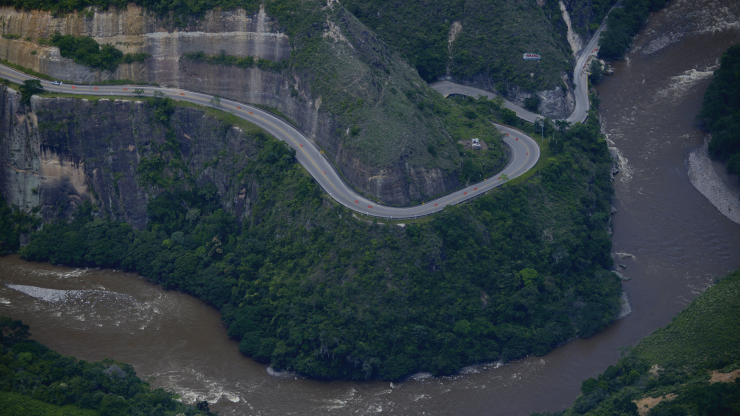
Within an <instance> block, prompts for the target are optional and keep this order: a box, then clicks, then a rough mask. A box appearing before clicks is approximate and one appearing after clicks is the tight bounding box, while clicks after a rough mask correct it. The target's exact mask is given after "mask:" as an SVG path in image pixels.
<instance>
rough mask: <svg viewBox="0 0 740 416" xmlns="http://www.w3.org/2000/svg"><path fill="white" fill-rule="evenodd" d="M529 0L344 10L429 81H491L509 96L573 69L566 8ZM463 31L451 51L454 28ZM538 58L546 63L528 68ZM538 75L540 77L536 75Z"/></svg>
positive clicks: (451, 0) (388, 1)
mask: <svg viewBox="0 0 740 416" xmlns="http://www.w3.org/2000/svg"><path fill="white" fill-rule="evenodd" d="M544 3H545V4H544V6H539V5H537V4H536V3H535V2H533V1H528V0H506V1H496V2H490V1H480V0H475V1H462V0H441V1H430V0H414V1H398V0H382V1H366V0H348V1H344V2H343V4H344V5H345V7H347V9H348V10H349V11H350V12H351V13H352V14H354V15H355V16H356V17H357V18H359V19H360V20H361V21H362V22H363V23H364V24H365V25H367V26H368V27H369V28H370V29H372V30H373V31H374V32H375V33H377V34H378V36H379V37H380V38H381V39H382V40H383V41H384V42H386V43H387V44H389V45H391V46H392V47H393V48H395V49H396V50H397V51H398V52H399V53H400V54H401V55H402V56H403V57H404V58H405V59H406V60H407V61H408V62H409V63H411V64H412V65H414V67H415V68H416V69H417V70H418V72H419V75H420V76H421V77H422V78H424V79H425V80H426V81H427V82H433V81H436V80H437V78H438V77H440V76H446V75H448V74H447V67H448V66H449V69H450V74H449V75H452V76H454V77H457V78H472V77H476V76H483V77H485V78H490V79H492V80H493V81H494V82H496V84H497V87H498V88H499V89H501V91H505V90H506V88H507V86H508V85H518V86H520V87H524V88H525V89H529V90H536V89H551V88H554V87H555V86H556V85H559V84H560V83H561V80H560V74H561V72H564V71H565V72H569V71H570V69H569V68H571V67H572V65H573V62H572V54H571V52H570V50H569V49H570V46H569V45H568V42H567V40H566V32H567V27H566V25H565V22H564V21H563V19H562V14H561V12H560V9H559V6H558V2H557V1H556V0H548V1H546V2H544ZM455 21H457V22H459V23H460V28H461V31H460V32H459V34H458V35H457V37H456V39H455V41H454V43H453V44H452V46H451V47H450V45H449V35H450V29H451V26H452V24H453V22H455ZM525 52H537V53H540V54H541V55H542V57H543V59H542V60H541V61H524V60H523V59H522V54H523V53H525ZM530 74H534V76H530Z"/></svg>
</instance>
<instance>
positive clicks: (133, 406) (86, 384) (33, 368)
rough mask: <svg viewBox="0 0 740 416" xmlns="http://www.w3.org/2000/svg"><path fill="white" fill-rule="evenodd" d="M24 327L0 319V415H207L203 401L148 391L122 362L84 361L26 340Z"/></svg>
mask: <svg viewBox="0 0 740 416" xmlns="http://www.w3.org/2000/svg"><path fill="white" fill-rule="evenodd" d="M29 330H30V328H29V327H28V325H24V324H23V322H21V321H15V320H13V319H11V318H8V317H0V341H2V342H1V343H0V415H2V416H20V415H30V416H35V415H53V416H57V415H58V416H97V415H100V416H128V415H130V416H174V415H186V416H196V415H211V414H212V413H210V412H209V410H208V403H207V402H200V403H198V405H197V407H194V406H189V405H184V404H182V403H180V402H179V401H178V400H177V396H176V395H174V394H173V393H170V392H167V391H164V390H162V389H152V388H151V387H150V386H149V383H147V382H145V381H143V380H141V379H140V378H139V377H137V376H136V372H135V371H134V368H133V367H132V366H131V365H129V364H126V363H122V362H118V361H114V360H111V359H105V360H103V361H101V362H95V363H89V362H87V361H84V360H78V359H76V358H74V357H65V356H63V355H61V354H59V353H56V352H54V351H52V350H50V349H49V348H47V347H46V346H44V345H42V344H40V343H39V342H36V341H33V340H30V339H28V337H29V336H30V335H31V334H30V332H29Z"/></svg>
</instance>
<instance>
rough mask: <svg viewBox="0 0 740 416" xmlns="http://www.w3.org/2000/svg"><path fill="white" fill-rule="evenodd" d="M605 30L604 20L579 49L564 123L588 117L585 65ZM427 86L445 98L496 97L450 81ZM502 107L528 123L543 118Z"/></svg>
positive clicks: (513, 107) (510, 106)
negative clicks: (571, 99)
mask: <svg viewBox="0 0 740 416" xmlns="http://www.w3.org/2000/svg"><path fill="white" fill-rule="evenodd" d="M605 28H606V20H605V21H604V22H603V23H602V24H601V26H599V29H598V30H597V31H596V33H594V35H593V37H592V38H591V41H590V42H588V45H586V46H584V47H583V49H581V51H580V54H579V55H578V59H577V60H576V66H575V69H574V70H573V80H574V83H575V84H576V88H575V91H574V93H573V95H575V99H576V106H575V108H574V109H573V113H571V115H570V116H568V118H566V119H565V121H568V122H570V123H575V122H578V121H580V122H581V123H582V122H584V121H585V120H586V117H588V110H589V109H590V108H591V105H590V103H589V101H588V73H587V72H586V64H587V63H588V58H589V57H590V56H595V55H596V54H597V53H598V52H599V47H598V46H597V43H598V42H599V36H600V35H601V32H602V31H603V30H604V29H605ZM429 86H430V87H432V88H434V89H435V90H437V91H438V92H439V93H441V94H442V95H444V96H445V97H446V96H448V95H450V94H460V95H467V96H470V97H477V96H479V95H482V96H484V97H488V98H494V97H496V94H494V93H492V92H490V91H486V90H482V89H480V88H475V87H468V86H466V85H460V84H456V83H454V82H450V81H440V82H435V83H434V84H430V85H429ZM504 107H506V108H508V109H509V110H512V111H514V112H515V113H516V115H517V116H518V117H519V118H521V119H522V120H526V121H528V122H530V123H534V122H535V121H536V120H538V119H542V118H544V117H542V116H541V115H539V114H535V113H533V112H531V111H527V110H525V109H523V108H522V107H519V106H518V105H516V104H514V103H512V102H509V101H504Z"/></svg>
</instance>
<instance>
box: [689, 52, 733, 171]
mask: <svg viewBox="0 0 740 416" xmlns="http://www.w3.org/2000/svg"><path fill="white" fill-rule="evenodd" d="M738 74H740V45H734V46H732V47H730V49H728V50H727V52H725V53H724V54H723V55H722V58H721V60H720V67H719V69H718V70H716V71H714V78H713V79H712V83H711V84H710V85H709V88H707V91H706V92H705V93H704V103H703V104H702V109H701V112H700V113H699V116H698V117H697V119H698V120H699V121H700V122H702V123H703V127H704V128H706V129H707V130H709V131H710V132H712V140H710V142H709V153H710V154H711V155H712V156H714V157H716V158H718V159H719V160H722V161H723V162H726V163H727V171H728V172H730V173H734V174H735V175H737V176H738V177H740V76H738Z"/></svg>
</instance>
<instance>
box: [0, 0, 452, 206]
mask: <svg viewBox="0 0 740 416" xmlns="http://www.w3.org/2000/svg"><path fill="white" fill-rule="evenodd" d="M0 21H1V22H2V23H3V26H2V27H3V29H2V30H3V34H5V35H7V34H12V35H17V36H19V38H16V39H7V38H0V58H2V59H6V60H8V61H10V62H13V63H16V64H19V65H22V66H24V67H26V68H30V69H32V70H34V71H37V72H40V73H44V74H47V75H49V76H52V77H55V78H58V79H63V80H69V81H74V82H81V83H84V82H99V81H105V80H109V79H128V80H133V81H137V82H157V83H159V84H160V85H166V86H172V87H179V88H183V89H188V90H193V91H199V92H204V93H210V94H218V95H220V96H222V97H227V98H231V99H235V100H239V101H243V102H247V103H254V104H261V105H266V106H270V107H274V108H277V109H279V110H280V111H281V112H282V113H283V114H285V115H287V116H288V117H289V118H290V119H291V121H293V122H295V123H296V125H297V127H299V128H300V129H301V130H302V131H303V132H304V133H306V134H307V135H308V136H309V137H311V138H312V139H314V140H315V141H316V142H317V143H318V144H319V145H321V146H322V148H324V149H326V151H327V153H328V154H329V155H330V156H331V157H332V159H333V160H334V162H335V163H336V164H337V165H338V167H339V169H340V170H341V171H342V174H343V175H344V177H345V178H346V179H347V181H348V182H349V183H350V184H351V185H352V186H353V187H355V188H356V189H358V190H359V191H361V192H363V193H365V194H366V195H369V196H372V197H375V198H378V199H380V200H381V201H383V202H385V203H389V204H395V205H405V204H409V203H411V202H412V201H419V200H424V199H428V198H430V197H432V196H434V195H438V194H443V193H445V192H449V191H450V190H452V189H454V188H456V187H457V186H459V185H460V183H459V180H458V178H457V172H456V171H450V170H449V169H441V168H439V167H424V166H417V165H414V164H409V163H406V162H404V160H403V158H402V159H401V160H398V161H397V162H396V163H393V164H391V165H386V166H377V165H376V164H373V163H371V162H369V161H368V160H367V159H366V157H363V156H360V155H358V154H357V152H356V151H354V150H352V149H348V148H346V146H345V145H344V144H343V142H342V140H341V139H339V138H337V137H336V136H337V135H336V134H335V132H336V131H337V130H338V129H339V128H342V129H345V128H346V126H343V125H340V124H339V123H338V122H337V121H336V117H334V116H333V115H332V114H330V113H328V112H326V111H321V104H322V97H321V96H314V93H313V92H312V88H311V85H310V79H311V77H310V75H311V74H307V73H301V72H300V71H295V70H292V69H290V70H284V71H281V72H270V71H263V70H260V69H259V68H238V67H229V66H218V65H209V64H206V63H201V62H193V61H188V60H184V61H180V57H181V56H182V55H183V54H185V53H188V52H199V51H203V52H205V53H206V54H209V55H215V54H219V53H221V52H222V51H223V52H224V53H226V54H228V55H233V56H254V57H259V58H263V59H268V60H271V61H281V60H283V59H287V58H288V57H289V56H290V53H291V43H290V39H289V37H288V36H287V35H285V34H284V33H281V32H280V31H279V27H278V24H277V22H275V21H274V19H271V18H269V16H267V15H266V14H265V12H264V10H260V11H259V12H258V13H256V14H251V15H250V14H248V13H247V12H245V11H244V10H233V11H221V10H213V11H210V12H208V13H206V15H205V16H204V17H203V18H202V19H199V20H192V21H189V22H187V24H186V25H185V27H180V28H175V27H173V23H172V22H171V21H170V20H168V19H167V18H162V17H159V16H157V15H154V14H152V13H150V12H147V11H146V10H144V9H142V8H141V7H139V6H136V5H133V4H130V5H129V6H128V8H127V9H125V10H115V9H110V10H107V11H95V12H94V13H84V12H83V13H71V14H67V15H59V16H56V17H55V16H53V15H52V14H51V13H49V12H43V11H18V10H15V9H10V8H0ZM55 32H59V33H61V34H70V35H77V36H79V35H85V36H91V37H93V38H94V39H96V40H97V41H98V42H99V43H101V44H104V43H110V44H113V45H115V46H116V47H117V48H119V49H120V50H122V51H123V52H125V53H135V52H145V53H148V54H150V55H151V57H150V58H148V59H147V60H146V61H145V62H143V63H141V62H138V63H133V64H121V65H119V67H118V69H117V70H116V71H115V72H105V71H102V72H101V71H97V70H94V69H91V68H89V67H86V66H83V65H79V64H77V63H75V62H73V61H72V60H71V59H66V58H63V57H61V56H60V55H59V50H58V48H56V47H49V46H42V45H39V44H38V43H37V42H36V39H38V38H48V37H49V36H51V35H52V34H53V33H55ZM27 38H30V39H31V40H27ZM373 47H376V46H373ZM33 51H35V53H32V52H33ZM294 89H295V90H297V91H298V92H299V95H298V96H296V95H295V92H294ZM291 92H293V94H291Z"/></svg>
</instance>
